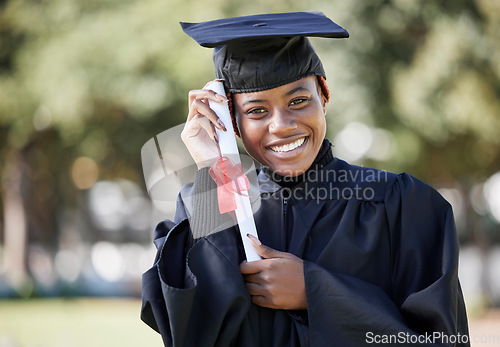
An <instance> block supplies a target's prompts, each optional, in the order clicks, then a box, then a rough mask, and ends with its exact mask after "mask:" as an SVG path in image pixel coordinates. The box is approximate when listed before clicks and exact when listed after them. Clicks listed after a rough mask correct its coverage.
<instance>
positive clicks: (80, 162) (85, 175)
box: [71, 157, 99, 189]
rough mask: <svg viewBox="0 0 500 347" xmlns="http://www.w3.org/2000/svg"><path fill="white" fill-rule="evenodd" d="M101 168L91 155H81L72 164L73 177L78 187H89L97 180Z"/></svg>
mask: <svg viewBox="0 0 500 347" xmlns="http://www.w3.org/2000/svg"><path fill="white" fill-rule="evenodd" d="M98 176H99V168H98V167H97V164H96V162H95V161H94V160H93V159H92V158H89V157H79V158H77V159H76V160H75V161H74V162H73V165H72V166H71V178H72V180H73V183H74V184H75V186H76V187H77V188H78V189H88V188H90V187H92V185H93V184H94V183H95V182H96V181H97V178H98Z"/></svg>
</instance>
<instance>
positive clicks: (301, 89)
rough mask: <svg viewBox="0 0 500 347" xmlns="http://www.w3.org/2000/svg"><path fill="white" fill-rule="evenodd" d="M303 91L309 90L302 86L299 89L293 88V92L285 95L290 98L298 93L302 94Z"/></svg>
mask: <svg viewBox="0 0 500 347" xmlns="http://www.w3.org/2000/svg"><path fill="white" fill-rule="evenodd" d="M301 91H306V92H308V91H309V89H307V88H305V87H302V86H298V87H297V88H293V89H292V90H290V91H288V92H286V93H285V95H286V96H290V95H292V94H295V93H297V92H301Z"/></svg>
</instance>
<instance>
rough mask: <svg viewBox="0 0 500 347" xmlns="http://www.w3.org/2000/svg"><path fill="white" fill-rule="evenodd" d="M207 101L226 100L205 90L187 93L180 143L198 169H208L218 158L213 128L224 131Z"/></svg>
mask: <svg viewBox="0 0 500 347" xmlns="http://www.w3.org/2000/svg"><path fill="white" fill-rule="evenodd" d="M208 100H212V101H215V102H222V101H227V98H226V97H225V96H223V95H220V94H217V93H215V92H213V91H211V90H207V89H200V90H192V91H190V92H189V113H188V117H187V120H186V124H185V126H184V129H183V130H182V133H181V138H182V141H183V142H184V144H185V145H186V147H187V149H188V151H189V153H190V154H191V157H192V158H193V160H194V161H195V162H196V164H197V165H198V168H202V167H209V166H210V165H212V164H213V163H214V162H215V161H216V160H217V159H218V158H220V150H219V145H218V144H217V135H216V132H215V128H218V129H219V130H223V131H226V128H225V127H224V124H223V123H222V122H221V121H220V120H219V117H217V115H216V114H215V112H214V111H213V110H212V109H211V108H210V106H209V104H208Z"/></svg>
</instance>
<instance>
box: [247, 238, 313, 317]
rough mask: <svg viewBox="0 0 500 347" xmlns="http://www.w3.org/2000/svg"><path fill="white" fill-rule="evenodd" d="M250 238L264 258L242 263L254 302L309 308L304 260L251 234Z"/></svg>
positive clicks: (300, 308)
mask: <svg viewBox="0 0 500 347" xmlns="http://www.w3.org/2000/svg"><path fill="white" fill-rule="evenodd" d="M249 237H250V239H251V240H252V243H253V245H254V247H255V249H256V251H257V253H259V254H260V256H262V257H263V258H264V259H262V260H257V261H252V262H246V261H245V262H243V263H241V264H240V271H241V273H242V274H243V278H244V280H245V282H246V286H247V288H248V292H249V293H250V295H251V296H252V302H253V303H254V304H256V305H259V306H263V307H269V308H273V309H284V310H305V309H307V299H306V286H305V280H304V263H303V261H302V259H300V258H298V257H296V256H295V255H293V254H291V253H286V252H279V251H277V250H274V249H272V248H270V247H268V246H265V245H263V244H261V243H260V241H259V240H257V239H256V238H255V237H253V236H251V235H250V236H249Z"/></svg>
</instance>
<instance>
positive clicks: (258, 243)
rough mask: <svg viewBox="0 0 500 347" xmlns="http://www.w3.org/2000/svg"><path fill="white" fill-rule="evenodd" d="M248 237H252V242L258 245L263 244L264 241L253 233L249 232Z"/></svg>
mask: <svg viewBox="0 0 500 347" xmlns="http://www.w3.org/2000/svg"><path fill="white" fill-rule="evenodd" d="M247 237H248V238H249V239H250V241H252V243H253V244H254V245H256V246H260V245H262V243H261V242H260V240H259V239H258V238H256V237H255V236H253V235H252V234H247Z"/></svg>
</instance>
